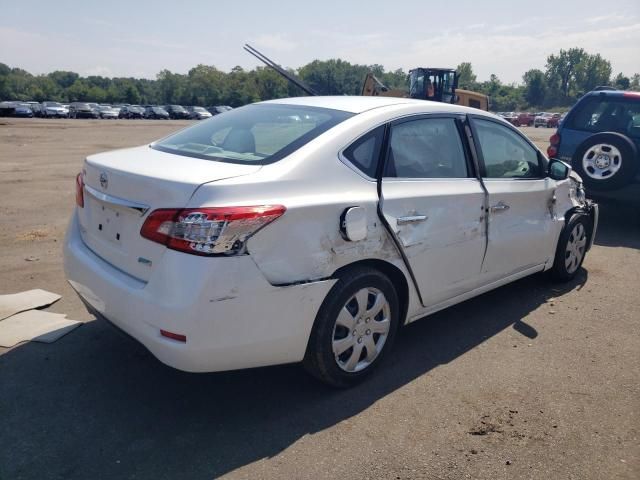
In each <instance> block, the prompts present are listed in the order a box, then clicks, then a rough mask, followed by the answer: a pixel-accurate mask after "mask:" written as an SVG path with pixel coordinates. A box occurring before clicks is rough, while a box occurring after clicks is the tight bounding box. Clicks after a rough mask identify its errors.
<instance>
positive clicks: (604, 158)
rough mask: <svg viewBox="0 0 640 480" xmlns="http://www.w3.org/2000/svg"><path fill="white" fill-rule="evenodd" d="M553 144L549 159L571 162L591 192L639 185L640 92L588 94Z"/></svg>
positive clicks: (602, 90) (562, 125)
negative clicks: (635, 183)
mask: <svg viewBox="0 0 640 480" xmlns="http://www.w3.org/2000/svg"><path fill="white" fill-rule="evenodd" d="M549 142H550V144H551V145H550V146H549V148H548V149H547V155H548V156H549V158H558V159H560V160H563V161H565V162H567V163H570V164H571V165H572V166H573V169H574V170H575V171H576V172H577V173H578V174H579V175H580V176H581V177H582V180H583V181H584V183H585V185H586V187H587V189H591V190H615V189H618V188H621V187H624V186H625V185H628V184H630V183H634V182H640V155H639V152H640V92H623V91H619V90H615V89H613V88H610V87H599V88H597V89H595V90H594V91H592V92H589V93H587V94H586V95H585V96H583V97H582V98H581V99H580V100H578V102H577V103H576V104H575V105H574V106H573V108H572V109H571V110H570V111H569V113H568V114H567V116H566V117H565V118H564V120H563V121H562V122H561V123H560V125H559V126H558V130H557V131H556V133H555V134H554V135H553V136H552V137H551V138H550V139H549Z"/></svg>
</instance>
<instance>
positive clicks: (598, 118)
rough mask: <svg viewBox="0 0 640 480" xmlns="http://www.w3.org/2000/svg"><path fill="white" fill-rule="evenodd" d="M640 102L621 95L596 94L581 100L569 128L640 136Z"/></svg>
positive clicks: (570, 119)
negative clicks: (639, 119) (639, 124)
mask: <svg viewBox="0 0 640 480" xmlns="http://www.w3.org/2000/svg"><path fill="white" fill-rule="evenodd" d="M638 115H640V102H638V101H632V100H631V99H628V98H625V97H620V96H615V97H613V96H604V97H600V96H594V97H589V98H586V99H584V100H583V101H582V102H580V103H579V104H578V105H577V106H576V107H575V110H574V111H573V112H572V114H571V116H570V117H569V119H568V124H567V128H570V129H572V130H586V131H589V132H605V131H614V132H620V133H624V134H626V135H631V136H634V137H637V136H640V132H639V131H638V122H637V120H636V118H637V117H638Z"/></svg>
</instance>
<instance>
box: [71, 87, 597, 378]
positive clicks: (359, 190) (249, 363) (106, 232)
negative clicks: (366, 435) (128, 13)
mask: <svg viewBox="0 0 640 480" xmlns="http://www.w3.org/2000/svg"><path fill="white" fill-rule="evenodd" d="M76 203H77V206H76V209H75V212H74V214H73V218H72V220H71V223H70V226H69V229H68V232H67V237H66V240H65V254H64V257H65V270H66V274H67V276H68V279H69V281H70V283H71V285H72V286H73V288H74V289H75V290H76V291H77V292H78V294H79V295H80V297H81V298H82V299H83V301H84V302H85V303H86V305H87V307H88V309H89V310H90V311H91V312H92V313H95V314H96V316H98V317H100V318H105V319H107V320H109V321H110V322H112V323H113V324H115V325H116V326H117V327H119V328H120V329H121V330H123V331H125V332H126V333H128V334H129V335H131V336H132V337H134V338H136V339H137V340H138V341H140V342H141V343H142V344H144V345H145V346H146V347H147V348H148V349H149V350H150V351H151V352H152V353H153V354H154V355H155V356H156V357H157V358H158V359H160V360H161V361H162V362H164V363H166V364H168V365H170V366H172V367H175V368H178V369H181V370H186V371H194V372H209V371H220V370H229V369H238V368H248V367H258V366H263V365H273V364H280V363H289V362H303V364H304V366H305V367H306V368H307V369H308V370H309V371H310V372H311V373H312V374H314V375H315V376H317V377H318V378H320V379H321V380H323V381H325V382H327V383H329V384H332V385H336V386H348V385H351V384H353V383H355V382H357V381H359V380H361V379H362V378H363V377H364V376H366V375H367V374H369V373H370V372H371V371H372V369H374V368H376V367H377V366H378V365H379V364H380V362H381V361H382V360H383V357H384V356H385V355H386V354H387V353H388V351H389V349H390V348H391V346H392V344H393V340H394V337H395V335H396V334H397V332H398V330H399V328H400V327H401V326H402V325H404V324H407V323H409V322H412V321H414V320H417V319H420V318H422V317H425V316H427V315H429V314H431V313H434V312H436V311H438V310H441V309H443V308H446V307H448V306H450V305H453V304H456V303H459V302H462V301H464V300H466V299H468V298H471V297H474V296H476V295H479V294H481V293H483V292H486V291H488V290H491V289H494V288H496V287H499V286H501V285H504V284H506V283H508V282H512V281H514V280H517V279H519V278H522V277H524V276H526V275H530V274H533V273H536V272H541V271H543V270H550V271H551V273H552V274H553V276H555V277H556V278H557V279H560V280H569V279H571V278H572V277H573V276H575V275H576V273H577V272H578V270H579V268H580V266H581V264H582V261H583V260H584V256H585V253H586V252H587V251H588V250H589V248H590V247H591V245H592V243H593V239H594V235H595V231H596V227H597V220H598V209H597V205H595V204H593V203H591V202H589V201H587V200H585V198H584V191H583V190H582V185H581V182H580V180H579V178H578V177H577V176H575V174H573V173H571V172H570V167H568V166H567V165H566V164H564V163H562V162H560V161H557V160H552V161H549V160H547V158H546V157H545V156H544V155H543V154H542V153H541V152H540V151H539V150H538V149H537V148H536V147H535V146H534V145H533V144H532V143H531V142H530V141H529V140H528V139H527V138H526V137H525V136H523V135H522V134H521V133H520V132H519V131H518V130H517V129H515V128H513V127H512V126H511V125H509V124H508V123H507V122H505V121H503V120H501V119H500V118H498V117H496V116H494V115H491V114H488V113H484V112H481V111H479V110H477V109H470V108H465V107H459V106H455V105H448V104H442V103H432V102H426V101H421V100H412V99H403V98H382V97H306V98H289V99H282V100H275V101H269V102H262V103H258V104H253V105H249V106H246V107H243V108H238V109H235V110H232V111H230V112H227V113H225V114H224V115H218V116H215V117H213V118H211V119H210V120H206V121H204V122H201V123H199V124H197V125H194V126H192V127H189V128H186V129H184V130H182V131H179V132H177V133H175V134H173V135H171V136H169V137H167V138H165V139H163V140H160V141H158V142H155V143H152V144H151V145H146V146H142V147H137V148H132V149H126V150H118V151H114V152H110V153H102V154H98V155H93V156H90V157H88V158H87V159H86V161H85V163H84V166H83V168H82V172H81V173H80V174H79V175H78V177H77V179H76Z"/></svg>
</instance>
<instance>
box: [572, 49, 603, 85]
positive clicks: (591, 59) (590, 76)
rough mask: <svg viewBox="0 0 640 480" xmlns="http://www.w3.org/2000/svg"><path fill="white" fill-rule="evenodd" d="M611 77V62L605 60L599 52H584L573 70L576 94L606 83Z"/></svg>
mask: <svg viewBox="0 0 640 480" xmlns="http://www.w3.org/2000/svg"><path fill="white" fill-rule="evenodd" d="M610 78H611V62H609V60H605V59H604V58H602V57H601V56H600V54H599V53H597V54H595V55H589V54H586V55H584V57H583V58H582V61H581V62H580V63H578V65H577V66H576V71H575V86H576V93H577V94H584V93H586V92H589V91H591V90H593V89H594V88H596V87H597V86H600V85H608V84H609V80H610Z"/></svg>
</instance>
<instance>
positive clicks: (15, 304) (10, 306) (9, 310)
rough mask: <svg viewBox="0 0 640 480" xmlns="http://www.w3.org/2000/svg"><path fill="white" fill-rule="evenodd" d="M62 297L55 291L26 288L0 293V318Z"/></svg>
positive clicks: (45, 304) (44, 305)
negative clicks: (22, 290) (21, 290)
mask: <svg viewBox="0 0 640 480" xmlns="http://www.w3.org/2000/svg"><path fill="white" fill-rule="evenodd" d="M61 298H62V296H61V295H58V294H57V293H51V292H47V291H46V290H40V289H35V290H27V291H26V292H20V293H13V294H10V295H0V320H4V319H5V318H7V317H10V316H11V315H15V314H16V313H20V312H24V311H25V310H31V309H33V308H40V307H46V306H47V305H51V304H52V303H55V302H57V301H58V300H60V299H61Z"/></svg>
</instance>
